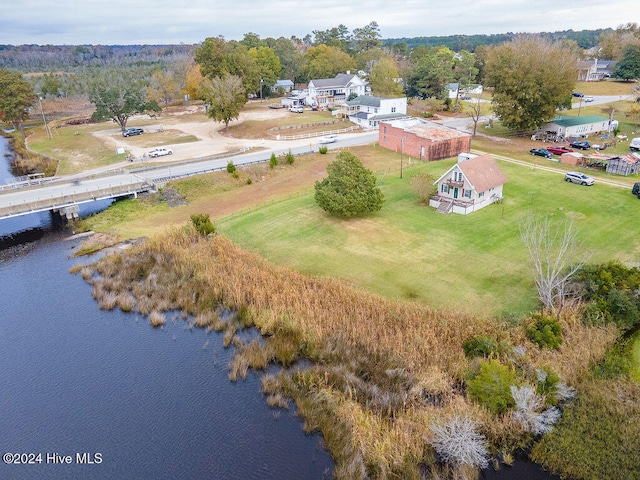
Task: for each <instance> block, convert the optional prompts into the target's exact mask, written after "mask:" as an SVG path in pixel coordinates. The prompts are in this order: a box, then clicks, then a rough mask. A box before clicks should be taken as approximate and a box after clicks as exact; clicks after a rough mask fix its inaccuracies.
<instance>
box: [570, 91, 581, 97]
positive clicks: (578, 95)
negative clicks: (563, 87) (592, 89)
mask: <svg viewBox="0 0 640 480" xmlns="http://www.w3.org/2000/svg"><path fill="white" fill-rule="evenodd" d="M571 96H572V97H577V98H582V97H584V93H580V92H573V93H572V94H571Z"/></svg>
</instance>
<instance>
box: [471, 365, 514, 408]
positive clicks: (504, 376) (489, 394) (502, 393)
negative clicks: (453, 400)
mask: <svg viewBox="0 0 640 480" xmlns="http://www.w3.org/2000/svg"><path fill="white" fill-rule="evenodd" d="M515 384H516V376H515V373H514V372H513V370H511V369H510V368H509V367H507V366H506V365H503V364H502V363H500V362H499V361H497V360H491V361H489V362H482V363H481V364H480V372H479V373H478V374H477V375H476V376H475V377H473V378H472V379H471V380H469V381H468V382H467V393H468V394H469V397H470V398H471V399H472V400H474V401H476V402H478V403H480V404H481V405H484V406H485V407H487V409H488V410H489V411H490V412H491V413H494V414H496V415H500V414H502V413H504V412H506V411H507V410H508V409H509V408H511V407H513V406H514V400H513V397H512V396H511V390H510V389H511V386H512V385H515Z"/></svg>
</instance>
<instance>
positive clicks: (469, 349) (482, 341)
mask: <svg viewBox="0 0 640 480" xmlns="http://www.w3.org/2000/svg"><path fill="white" fill-rule="evenodd" d="M462 349H463V350H464V355H465V356H466V357H467V358H473V357H488V356H489V355H491V354H492V353H497V352H498V340H496V339H495V337H492V336H489V335H486V336H484V335H481V336H479V337H473V338H470V339H469V340H465V341H464V342H462Z"/></svg>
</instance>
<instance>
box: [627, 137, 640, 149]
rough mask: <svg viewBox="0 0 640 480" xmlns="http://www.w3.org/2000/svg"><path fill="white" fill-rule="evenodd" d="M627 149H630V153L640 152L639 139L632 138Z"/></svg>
mask: <svg viewBox="0 0 640 480" xmlns="http://www.w3.org/2000/svg"><path fill="white" fill-rule="evenodd" d="M629 148H630V149H631V151H632V152H637V151H640V137H638V138H634V139H633V140H631V143H630V144H629Z"/></svg>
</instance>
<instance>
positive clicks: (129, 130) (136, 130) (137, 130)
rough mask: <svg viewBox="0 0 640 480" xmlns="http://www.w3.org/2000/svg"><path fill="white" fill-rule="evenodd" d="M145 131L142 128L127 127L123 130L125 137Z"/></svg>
mask: <svg viewBox="0 0 640 480" xmlns="http://www.w3.org/2000/svg"><path fill="white" fill-rule="evenodd" d="M142 133H144V130H143V129H141V128H127V129H126V130H124V131H123V132H122V136H123V137H133V136H134V135H140V134H142Z"/></svg>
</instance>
